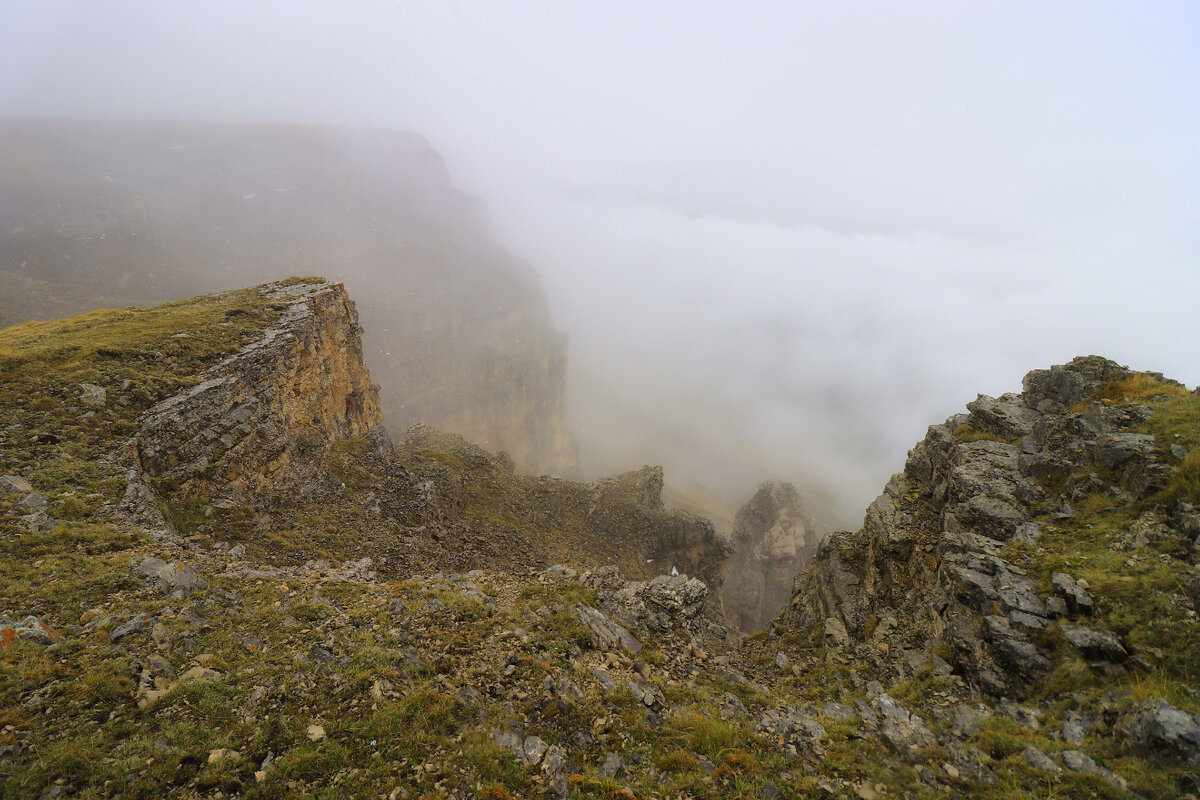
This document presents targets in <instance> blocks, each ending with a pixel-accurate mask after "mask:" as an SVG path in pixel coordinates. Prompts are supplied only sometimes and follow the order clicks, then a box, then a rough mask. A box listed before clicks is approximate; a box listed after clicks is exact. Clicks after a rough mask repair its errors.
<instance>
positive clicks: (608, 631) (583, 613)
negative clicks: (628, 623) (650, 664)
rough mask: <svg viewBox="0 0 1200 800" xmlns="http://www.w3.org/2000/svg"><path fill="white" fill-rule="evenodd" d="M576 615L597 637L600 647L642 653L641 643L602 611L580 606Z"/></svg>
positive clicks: (576, 607) (576, 608)
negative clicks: (618, 648)
mask: <svg viewBox="0 0 1200 800" xmlns="http://www.w3.org/2000/svg"><path fill="white" fill-rule="evenodd" d="M575 614H576V615H577V616H578V617H579V620H580V621H581V622H582V623H583V624H584V625H585V626H586V627H587V629H588V630H590V631H591V632H592V634H593V635H594V636H595V638H596V642H597V645H598V646H599V647H602V648H610V647H620V648H622V649H624V650H627V651H629V652H630V653H637V652H639V651H641V649H642V645H641V642H639V641H638V640H637V639H636V638H634V636H633V634H632V633H630V632H629V631H628V630H627V629H626V628H625V627H624V626H622V625H619V624H617V623H616V622H613V621H612V620H611V619H609V618H608V617H606V616H605V615H604V613H603V612H602V611H597V610H596V609H594V608H592V607H591V606H585V605H582V604H580V605H577V606H575Z"/></svg>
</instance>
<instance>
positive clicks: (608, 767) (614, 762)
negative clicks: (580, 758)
mask: <svg viewBox="0 0 1200 800" xmlns="http://www.w3.org/2000/svg"><path fill="white" fill-rule="evenodd" d="M628 776H629V768H628V767H626V766H625V762H624V761H622V760H621V757H620V756H619V755H617V754H616V753H609V754H608V755H606V756H605V757H604V763H603V764H602V765H601V766H600V777H601V778H625V777H628Z"/></svg>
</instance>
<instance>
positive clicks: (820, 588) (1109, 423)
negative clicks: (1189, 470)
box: [779, 356, 1187, 697]
mask: <svg viewBox="0 0 1200 800" xmlns="http://www.w3.org/2000/svg"><path fill="white" fill-rule="evenodd" d="M1121 381H1125V382H1132V383H1134V384H1136V383H1137V382H1139V381H1141V382H1143V383H1150V384H1153V385H1158V384H1161V385H1163V386H1165V387H1166V388H1167V389H1171V388H1172V387H1174V388H1175V390H1176V391H1178V392H1182V389H1180V388H1178V384H1173V382H1170V381H1164V380H1163V379H1162V376H1161V375H1158V374H1155V373H1134V372H1131V371H1130V370H1127V369H1126V368H1124V367H1121V366H1118V365H1117V364H1115V363H1113V362H1111V361H1108V360H1105V359H1102V358H1098V357H1095V356H1091V357H1086V358H1077V359H1075V360H1074V361H1072V362H1071V363H1070V364H1067V365H1065V366H1056V367H1053V368H1051V369H1049V370H1035V371H1034V372H1031V373H1029V374H1028V375H1027V376H1026V377H1025V379H1024V384H1023V385H1024V391H1023V393H1021V394H1006V395H1003V396H1001V397H999V398H991V397H987V396H982V395H981V396H980V397H979V398H978V399H977V400H975V401H974V402H972V403H969V404H968V406H967V408H968V410H969V413H967V414H959V415H956V416H953V417H951V418H950V419H948V420H947V421H946V422H945V423H944V424H941V425H934V426H932V427H930V428H929V432H928V434H927V435H926V437H925V439H924V441H922V442H920V443H919V444H918V445H917V446H916V447H915V448H913V449H912V451H910V453H909V455H908V460H907V463H906V464H905V467H904V471H903V472H902V473H899V474H896V475H894V476H893V477H892V478H891V480H890V481H889V482H888V484H887V486H886V488H885V490H884V493H883V494H882V495H880V496H879V498H877V499H876V500H875V501H874V502H873V503H872V504H871V506H870V507H869V508H868V510H867V513H866V518H865V521H864V525H863V527H862V529H861V530H859V531H857V532H855V533H849V532H839V533H836V534H834V535H832V536H831V537H829V538H828V539H827V540H826V541H825V542H823V543H822V544H821V546H820V548H819V550H818V552H817V555H816V557H815V559H814V561H813V564H812V566H811V568H810V569H809V570H807V571H805V572H804V573H802V574H801V575H800V576H799V577H798V578H797V580H796V586H795V593H794V595H793V598H792V600H791V602H790V604H789V606H788V607H787V608H786V609H785V611H784V613H783V614H782V616H781V618H780V621H779V624H780V625H782V626H784V627H785V628H788V629H793V630H797V631H806V632H819V633H821V634H822V635H823V636H824V637H825V639H826V641H827V642H829V643H830V644H831V645H833V646H837V647H842V648H846V649H849V650H851V651H854V652H857V653H858V654H859V655H860V656H861V657H862V658H863V659H864V660H866V661H868V662H871V663H875V664H881V665H882V664H887V663H889V661H891V660H894V659H901V660H902V657H903V656H904V655H906V654H912V653H913V652H914V651H915V652H916V654H921V653H941V654H942V655H943V656H944V657H945V658H946V659H947V660H948V661H949V662H950V664H951V665H952V666H953V668H954V670H955V672H957V673H958V674H961V675H962V676H964V677H965V678H966V679H967V681H968V683H969V684H970V685H971V686H973V687H974V688H976V689H977V690H979V691H982V692H983V693H985V694H986V695H990V696H996V697H998V696H1008V697H1022V696H1024V695H1025V694H1026V693H1028V692H1030V691H1031V690H1032V689H1033V688H1034V687H1036V686H1037V685H1038V683H1039V681H1041V680H1043V679H1044V678H1046V677H1047V676H1048V675H1049V674H1050V673H1051V671H1052V669H1053V668H1054V664H1055V654H1054V652H1053V648H1052V646H1051V644H1050V643H1051V642H1052V641H1057V642H1060V643H1062V644H1059V645H1054V646H1055V647H1068V645H1069V648H1073V651H1074V652H1075V653H1077V654H1078V657H1080V658H1082V659H1083V660H1084V661H1086V662H1087V663H1088V664H1089V665H1090V667H1091V668H1092V669H1093V670H1096V671H1097V672H1098V673H1100V674H1111V675H1119V674H1122V673H1123V671H1124V670H1125V669H1126V662H1127V661H1128V660H1129V659H1131V658H1132V653H1131V652H1129V648H1128V646H1127V645H1126V643H1123V642H1122V640H1121V637H1120V636H1119V635H1118V634H1117V633H1114V632H1112V631H1109V630H1105V629H1098V628H1095V627H1093V626H1092V624H1091V623H1088V624H1082V623H1085V622H1087V621H1088V620H1089V619H1090V615H1091V614H1092V610H1093V605H1094V603H1093V599H1092V597H1091V596H1090V594H1089V593H1088V592H1087V591H1086V589H1087V586H1086V583H1085V582H1084V581H1076V580H1074V578H1073V577H1072V576H1071V575H1068V574H1065V573H1059V574H1055V575H1054V577H1053V581H1048V582H1047V583H1049V584H1050V585H1049V586H1044V585H1039V583H1038V582H1037V581H1035V580H1034V579H1033V578H1031V577H1030V576H1029V574H1028V573H1027V570H1026V569H1024V568H1022V567H1021V566H1018V565H1017V564H1016V563H1013V562H1012V561H1011V560H1010V558H1006V554H1007V553H1008V552H1009V551H1008V550H1006V549H1005V547H1006V545H1008V544H1010V543H1014V542H1016V543H1025V544H1026V545H1028V546H1033V544H1032V543H1035V542H1037V541H1038V540H1039V536H1041V535H1042V526H1043V525H1046V524H1049V523H1051V522H1053V521H1055V520H1069V519H1070V518H1071V517H1072V516H1074V515H1075V514H1076V513H1077V511H1076V509H1075V506H1076V505H1078V504H1080V503H1083V502H1085V501H1088V500H1089V498H1093V497H1097V498H1102V499H1101V500H1100V501H1098V502H1102V503H1109V504H1116V505H1120V506H1121V507H1125V504H1132V503H1134V502H1136V501H1138V500H1141V499H1145V498H1147V497H1150V496H1151V495H1154V493H1155V492H1159V491H1161V490H1163V489H1164V488H1165V487H1166V486H1167V484H1168V483H1169V481H1170V480H1171V477H1172V474H1173V473H1174V472H1175V471H1176V470H1177V469H1178V467H1177V462H1178V458H1177V455H1178V454H1176V455H1172V454H1171V452H1169V451H1167V450H1163V449H1161V448H1160V447H1159V446H1158V444H1156V440H1155V437H1154V436H1152V435H1149V434H1146V433H1142V432H1139V431H1135V430H1132V428H1133V427H1134V426H1135V425H1137V424H1139V423H1142V422H1144V421H1145V420H1146V419H1148V418H1149V417H1150V416H1151V413H1152V412H1151V409H1149V408H1147V407H1146V406H1143V405H1138V404H1137V403H1129V402H1111V401H1107V400H1105V398H1102V397H1100V395H1101V393H1102V391H1103V390H1105V389H1106V387H1110V386H1112V385H1114V384H1115V383H1118V382H1121ZM1091 502H1097V501H1091ZM1185 505H1186V504H1179V503H1177V504H1176V510H1175V514H1176V516H1177V517H1179V515H1184V516H1186V513H1187V512H1186V509H1185V508H1183V506H1185ZM1134 527H1136V525H1135V526H1134ZM1181 527H1184V525H1182V524H1181ZM1047 535H1050V534H1047ZM1072 623H1074V624H1072ZM1056 634H1057V636H1056ZM1057 637H1061V638H1057ZM1064 652H1065V653H1067V654H1068V655H1069V654H1070V653H1071V652H1072V650H1071V649H1066V650H1065V651H1064ZM881 653H882V654H886V655H881Z"/></svg>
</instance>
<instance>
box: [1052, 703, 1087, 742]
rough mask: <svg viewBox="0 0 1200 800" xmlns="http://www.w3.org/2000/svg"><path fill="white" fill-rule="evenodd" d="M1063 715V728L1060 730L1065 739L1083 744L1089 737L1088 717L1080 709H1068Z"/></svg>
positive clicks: (1065, 740)
mask: <svg viewBox="0 0 1200 800" xmlns="http://www.w3.org/2000/svg"><path fill="white" fill-rule="evenodd" d="M1063 717H1064V719H1063V724H1062V729H1061V730H1060V731H1059V735H1060V736H1062V738H1063V741H1064V742H1070V743H1071V744H1083V742H1084V740H1085V739H1087V729H1088V719H1087V718H1086V717H1085V716H1084V715H1083V714H1080V713H1079V712H1078V711H1068V712H1067V713H1066V714H1064V715H1063Z"/></svg>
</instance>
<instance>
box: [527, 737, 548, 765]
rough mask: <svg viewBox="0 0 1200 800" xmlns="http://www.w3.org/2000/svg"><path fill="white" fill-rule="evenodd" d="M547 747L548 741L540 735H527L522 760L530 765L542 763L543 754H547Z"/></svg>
mask: <svg viewBox="0 0 1200 800" xmlns="http://www.w3.org/2000/svg"><path fill="white" fill-rule="evenodd" d="M547 747H548V745H547V744H546V742H545V741H543V740H542V739H541V738H540V737H537V736H526V737H525V741H524V742H523V744H522V748H521V751H522V753H523V756H522V759H521V760H522V761H524V762H525V763H526V764H530V765H536V764H540V763H541V761H542V756H544V755H545V754H546V750H547Z"/></svg>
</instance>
